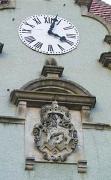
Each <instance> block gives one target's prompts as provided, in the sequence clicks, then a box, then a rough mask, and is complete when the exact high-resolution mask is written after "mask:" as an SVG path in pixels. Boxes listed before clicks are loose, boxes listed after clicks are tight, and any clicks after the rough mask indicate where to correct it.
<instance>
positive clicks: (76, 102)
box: [11, 90, 96, 110]
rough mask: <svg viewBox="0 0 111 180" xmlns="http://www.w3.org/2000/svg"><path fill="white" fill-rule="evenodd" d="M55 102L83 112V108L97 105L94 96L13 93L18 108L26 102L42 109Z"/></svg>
mask: <svg viewBox="0 0 111 180" xmlns="http://www.w3.org/2000/svg"><path fill="white" fill-rule="evenodd" d="M54 100H56V101H58V103H59V104H60V105H63V106H66V107H68V108H69V109H74V110H81V109H82V107H83V106H88V107H89V108H94V106H95V103H96V98H95V97H94V96H81V95H70V94H62V93H53V92H52V93H49V92H40V91H35V92H33V91H21V90H14V91H12V93H11V102H12V103H13V104H15V105H16V106H18V103H19V102H20V101H25V102H27V106H28V107H41V106H43V105H45V104H48V103H51V102H52V101H54Z"/></svg>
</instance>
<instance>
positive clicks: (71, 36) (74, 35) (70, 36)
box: [66, 34, 76, 38]
mask: <svg viewBox="0 0 111 180" xmlns="http://www.w3.org/2000/svg"><path fill="white" fill-rule="evenodd" d="M66 36H67V37H68V38H75V37H76V34H66Z"/></svg>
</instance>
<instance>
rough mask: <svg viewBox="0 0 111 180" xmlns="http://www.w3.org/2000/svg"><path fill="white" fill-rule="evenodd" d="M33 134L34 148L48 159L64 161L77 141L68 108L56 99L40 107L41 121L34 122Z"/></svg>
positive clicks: (73, 149)
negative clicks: (60, 104)
mask: <svg viewBox="0 0 111 180" xmlns="http://www.w3.org/2000/svg"><path fill="white" fill-rule="evenodd" d="M33 135H34V142H35V146H36V148H37V149H38V150H39V151H40V152H41V153H42V154H43V158H44V159H45V160H48V161H56V162H63V161H65V160H66V159H67V157H68V156H69V155H70V154H71V153H72V152H74V151H75V149H76V146H77V143H78V137H77V131H76V130H75V128H74V125H73V124H72V123H71V115H70V113H69V110H68V109H67V108H66V107H63V106H59V105H58V103H57V102H56V101H53V102H52V104H51V105H45V106H43V107H42V109H41V123H40V124H35V126H34V128H33Z"/></svg>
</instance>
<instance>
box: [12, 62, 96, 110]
mask: <svg viewBox="0 0 111 180" xmlns="http://www.w3.org/2000/svg"><path fill="white" fill-rule="evenodd" d="M52 70H53V71H52ZM62 72H63V68H62V67H59V66H49V65H45V66H44V67H43V70H42V73H41V74H42V76H41V77H40V79H35V80H33V81H30V82H29V83H27V84H26V85H24V86H23V87H22V88H21V89H20V90H14V91H12V93H11V101H12V102H13V103H14V104H15V105H16V106H17V105H18V104H19V102H20V101H25V102H27V106H28V107H41V106H42V105H44V104H46V103H51V102H52V101H54V100H56V101H58V102H59V104H60V105H64V106H66V107H68V108H69V109H76V110H81V109H82V107H83V106H88V107H89V109H91V108H93V107H94V106H95V102H96V98H95V97H94V96H92V95H91V94H90V93H89V92H88V91H87V90H86V89H84V88H83V87H81V86H80V85H78V84H77V83H74V82H72V81H68V80H65V79H62V78H61V76H62Z"/></svg>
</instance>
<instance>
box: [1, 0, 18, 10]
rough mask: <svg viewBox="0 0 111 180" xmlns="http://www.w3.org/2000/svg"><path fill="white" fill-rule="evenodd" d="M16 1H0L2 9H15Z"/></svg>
mask: <svg viewBox="0 0 111 180" xmlns="http://www.w3.org/2000/svg"><path fill="white" fill-rule="evenodd" d="M15 3H16V0H0V9H7V8H8V9H11V8H12V9H13V8H15Z"/></svg>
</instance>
